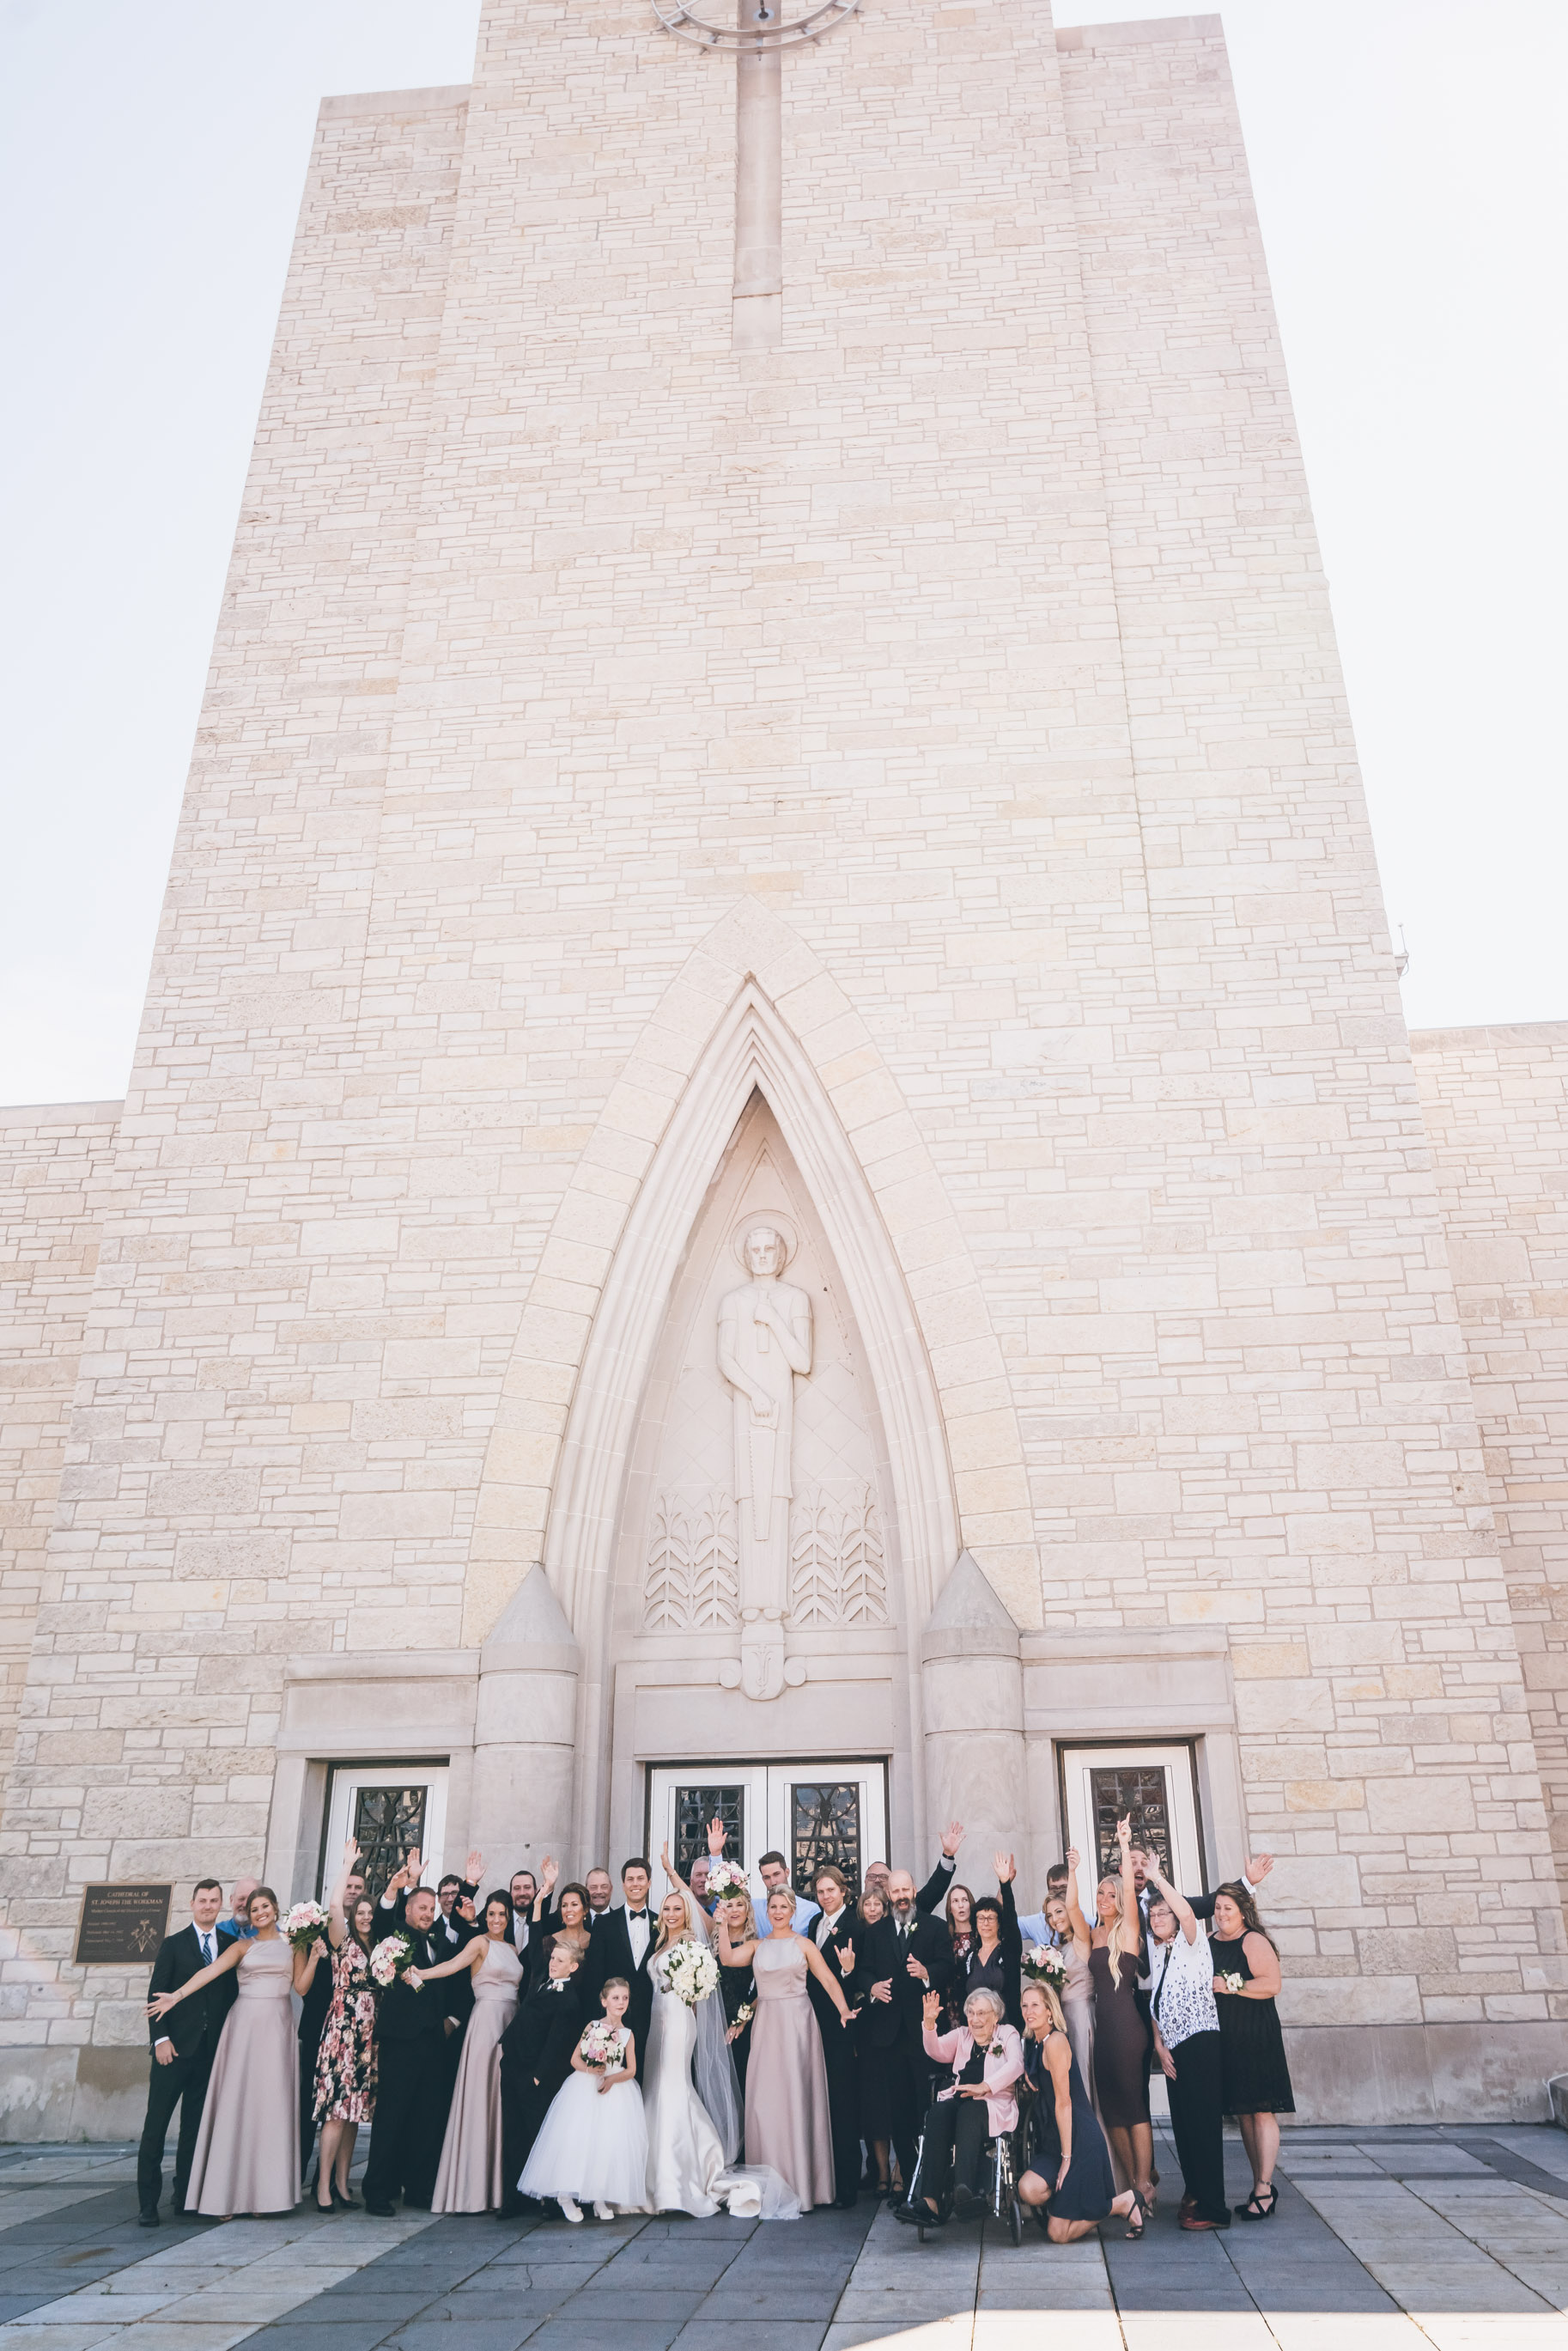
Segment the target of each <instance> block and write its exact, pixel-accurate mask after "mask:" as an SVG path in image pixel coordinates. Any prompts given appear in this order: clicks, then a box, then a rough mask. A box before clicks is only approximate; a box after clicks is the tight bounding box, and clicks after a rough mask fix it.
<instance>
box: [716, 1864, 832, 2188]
mask: <svg viewBox="0 0 1568 2351" xmlns="http://www.w3.org/2000/svg"><path fill="white" fill-rule="evenodd" d="M793 1917H794V1893H793V1892H792V1891H791V1889H790V1888H789V1887H788V1886H780V1887H779V1888H778V1890H777V1891H776V1892H775V1893H773V1894H770V1895H769V1896H768V1927H769V1930H770V1931H769V1933H768V1935H767V1936H766V1938H765V1939H763V1940H762V1941H759V1942H754V1943H752V1944H750V1945H749V1946H748V1945H747V1944H744V1943H742V1945H741V1946H740V1948H739V1949H736V1947H735V1945H734V1944H733V1943H732V1942H731V1940H730V1930H729V1928H728V1926H727V1925H726V1924H725V1923H724V1918H723V1913H722V1911H721V1913H720V1917H719V1919H718V1922H717V1924H718V1930H719V1958H720V1960H721V1962H722V1965H723V1966H725V1967H727V1968H731V1967H744V1966H745V1965H746V1963H747V1962H748V1961H750V1963H751V1969H752V1973H753V1976H754V1977H755V1978H756V1983H757V2012H756V2014H755V2016H754V2017H753V2019H752V2055H751V2062H750V2064H748V2066H747V2068H746V2161H747V2163H748V2164H768V2165H771V2166H772V2168H773V2169H774V2171H776V2172H778V2173H780V2174H781V2176H782V2177H783V2178H784V2179H786V2180H787V2181H788V2183H789V2185H790V2187H791V2188H792V2189H793V2190H794V2193H795V2195H796V2196H797V2197H798V2198H799V2199H800V2203H801V2209H802V2210H803V2211H804V2210H809V2209H810V2207H811V2206H812V2205H814V2204H831V2203H832V2202H833V2199H834V2194H835V2189H834V2180H833V2134H832V2130H831V2127H830V2125H829V2120H828V2111H827V2067H826V2064H825V2063H824V2061H823V2054H822V2035H821V2033H820V2032H819V2031H818V2029H817V2022H816V2017H815V2012H814V2011H813V2009H812V2005H811V2002H810V2001H809V2000H808V1999H807V1997H806V1991H805V1979H806V1970H807V1969H809V1970H811V1973H812V1974H813V1975H814V1976H815V1978H816V1980H817V1981H818V1982H819V1983H820V1984H821V1985H823V1987H824V1988H825V1990H826V1993H827V1996H828V1998H829V2000H830V2001H832V2002H833V2005H834V2007H835V2008H836V2010H837V2011H838V2018H839V2022H840V2024H841V2025H844V2024H846V2023H847V2022H848V2021H849V2003H848V2001H846V1999H845V1997H844V1993H843V1991H841V1989H840V1987H839V1985H838V1984H837V1982H836V1980H835V1977H834V1974H833V1972H832V1971H831V1970H829V1968H828V1966H827V1964H826V1960H825V1959H823V1956H822V1953H821V1952H820V1951H819V1950H818V1949H817V1948H816V1946H815V1943H814V1942H813V1941H812V1940H811V1938H810V1937H809V1936H806V1935H797V1934H795V1933H794V1932H793V1930H792V1928H791V1927H790V1920H791V1919H792V1918H793Z"/></svg>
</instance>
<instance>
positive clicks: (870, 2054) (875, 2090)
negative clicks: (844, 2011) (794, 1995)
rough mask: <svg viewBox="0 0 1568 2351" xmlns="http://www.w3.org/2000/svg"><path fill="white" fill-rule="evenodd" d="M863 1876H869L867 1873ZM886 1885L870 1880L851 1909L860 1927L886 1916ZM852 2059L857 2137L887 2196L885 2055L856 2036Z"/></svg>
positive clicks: (850, 1990) (856, 2000)
mask: <svg viewBox="0 0 1568 2351" xmlns="http://www.w3.org/2000/svg"><path fill="white" fill-rule="evenodd" d="M867 1876H868V1877H869V1873H867ZM886 1882H887V1881H886V1880H885V1879H880V1880H878V1879H871V1880H870V1882H869V1883H868V1884H867V1886H866V1887H865V1890H864V1891H863V1892H862V1894H861V1896H860V1899H859V1901H858V1903H857V1905H856V1910H855V1915H856V1917H857V1918H858V1920H859V1922H860V1924H861V1926H862V1927H867V1928H869V1927H877V1926H880V1924H881V1922H882V1920H883V1919H884V1918H885V1917H887V1916H888V1901H887V1896H886V1893H885V1891H884V1887H885V1886H886ZM855 1941H856V1947H857V1949H864V1948H865V1944H864V1942H863V1941H862V1938H861V1937H860V1936H859V1935H858V1934H857V1936H856V1938H855ZM845 1991H846V1993H847V1995H848V1998H849V2000H850V2002H851V2004H852V2006H854V2007H855V2008H860V2007H862V2006H864V2004H865V1998H866V1995H865V1992H864V1991H863V1990H862V1989H861V1988H860V1987H859V1986H858V1985H857V1983H856V1982H855V1981H854V1980H853V1979H852V1980H851V1981H850V1982H849V1983H848V1984H846V1986H845ZM855 2060H856V2064H857V2066H858V2067H859V2072H860V2137H861V2139H862V2141H863V2142H864V2145H865V2147H866V2152H867V2155H868V2156H869V2157H870V2159H871V2162H872V2164H874V2165H875V2166H876V2170H877V2179H876V2193H877V2195H878V2196H887V2195H888V2193H889V2192H890V2189H891V2163H890V2159H889V2152H888V2151H889V2148H890V2147H891V2144H892V2137H893V2121H892V2103H891V2093H890V2091H889V2089H888V2064H887V2052H886V2050H882V2049H873V2048H872V2047H871V2045H870V2043H868V2042H867V2040H866V2039H865V2038H864V2036H863V2035H862V2034H860V2033H857V2034H856V2036H855ZM865 2184H866V2186H867V2187H870V2186H871V2185H872V2182H871V2176H870V2171H869V2169H867V2177H866V2182H865Z"/></svg>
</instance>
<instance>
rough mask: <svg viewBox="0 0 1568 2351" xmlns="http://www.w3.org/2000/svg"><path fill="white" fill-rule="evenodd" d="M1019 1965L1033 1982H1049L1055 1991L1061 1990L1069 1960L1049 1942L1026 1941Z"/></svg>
mask: <svg viewBox="0 0 1568 2351" xmlns="http://www.w3.org/2000/svg"><path fill="white" fill-rule="evenodd" d="M1019 1965H1020V1966H1021V1967H1022V1969H1023V1972H1024V1974H1025V1975H1026V1976H1027V1977H1028V1979H1029V1980H1030V1982H1031V1983H1037V1984H1049V1985H1050V1987H1051V1990H1052V1991H1061V1989H1062V1980H1063V1978H1064V1976H1065V1975H1066V1972H1067V1962H1066V1960H1065V1959H1064V1958H1063V1956H1062V1954H1061V1952H1060V1951H1054V1950H1053V1949H1051V1946H1050V1945H1049V1943H1025V1944H1024V1946H1023V1956H1022V1958H1021V1959H1020V1960H1019Z"/></svg>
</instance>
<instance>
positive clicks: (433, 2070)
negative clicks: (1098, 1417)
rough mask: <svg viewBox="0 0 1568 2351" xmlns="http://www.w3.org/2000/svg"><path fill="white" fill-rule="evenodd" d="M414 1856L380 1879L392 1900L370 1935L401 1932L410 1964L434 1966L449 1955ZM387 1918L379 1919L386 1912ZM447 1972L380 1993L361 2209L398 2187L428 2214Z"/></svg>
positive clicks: (435, 2165)
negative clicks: (410, 1952) (373, 2096)
mask: <svg viewBox="0 0 1568 2351" xmlns="http://www.w3.org/2000/svg"><path fill="white" fill-rule="evenodd" d="M418 1869H419V1855H417V1854H411V1855H410V1857H409V1860H408V1862H407V1863H406V1864H405V1865H404V1866H403V1868H401V1869H400V1870H399V1871H398V1872H397V1874H396V1876H393V1877H392V1878H390V1879H389V1881H388V1892H389V1893H391V1894H392V1896H393V1899H392V1902H391V1904H390V1905H388V1903H387V1901H386V1896H382V1900H381V1903H380V1905H379V1906H378V1917H377V1920H376V1932H377V1938H378V1940H379V1938H381V1936H382V1935H383V1934H386V1933H391V1934H397V1933H402V1934H405V1935H406V1936H407V1937H408V1938H409V1941H410V1943H411V1944H412V1946H413V1957H412V1959H411V1962H410V1964H411V1965H412V1966H414V1967H416V1968H437V1967H440V1965H441V1961H442V1960H443V1959H446V1958H447V1957H448V1956H449V1952H448V1947H447V1945H446V1944H445V1942H444V1941H441V1942H438V1941H437V1939H436V1936H435V1933H434V1928H435V1916H436V1898H435V1896H434V1895H433V1894H432V1893H431V1889H430V1887H429V1886H421V1885H419V1884H418V1883H417V1882H416V1883H415V1886H414V1890H413V1892H412V1893H411V1894H410V1893H405V1892H404V1891H403V1887H404V1886H406V1885H407V1883H408V1881H409V1879H410V1876H415V1877H416V1879H417V1872H418ZM389 1909H390V1912H391V1923H390V1925H388V1924H387V1923H386V1922H387V1917H388V1910H389ZM451 1980H452V1979H451V1977H450V1976H443V1977H442V1978H441V1980H440V1981H439V1982H437V1983H432V1984H421V1987H420V1988H419V1990H418V1991H414V1990H412V1989H411V1988H410V1986H409V1985H408V1984H406V1983H404V1982H403V1981H402V1980H401V1979H399V1980H398V1981H397V1982H396V1983H394V1984H389V1986H388V1987H387V1990H386V1991H384V1992H383V1993H382V1994H381V1997H380V2001H379V2005H378V2008H377V2011H376V2056H377V2076H376V2111H375V2117H374V2120H373V2122H372V2124H371V2126H370V2159H369V2163H367V2165H366V2166H365V2210H366V2211H367V2212H375V2213H377V2214H379V2216H380V2218H382V2219H383V2220H385V2219H386V2218H387V2216H388V2215H389V2213H390V2211H391V2209H392V2199H393V2197H394V2196H396V2195H397V2194H398V2193H399V2191H400V2190H401V2192H402V2199H403V2202H404V2204H405V2205H413V2206H417V2207H418V2208H419V2210H421V2211H423V2212H428V2211H429V2210H430V2207H431V2197H432V2196H433V2195H434V2194H435V2183H436V2173H437V2171H438V2170H439V2169H440V2168H441V2139H442V2137H443V2136H444V2135H445V2131H446V2110H447V2106H448V2105H449V2104H450V2102H451V2098H452V2083H451V2081H450V2079H449V2077H448V2074H447V2067H446V2015H447V2003H446V1998H445V1994H446V1988H447V1985H448V1984H449V1983H450V1982H451Z"/></svg>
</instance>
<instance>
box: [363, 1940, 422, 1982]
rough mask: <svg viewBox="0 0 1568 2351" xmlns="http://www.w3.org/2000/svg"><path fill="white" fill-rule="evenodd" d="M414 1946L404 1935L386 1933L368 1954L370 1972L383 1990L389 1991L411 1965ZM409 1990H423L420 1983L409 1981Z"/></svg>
mask: <svg viewBox="0 0 1568 2351" xmlns="http://www.w3.org/2000/svg"><path fill="white" fill-rule="evenodd" d="M413 1959H414V1947H413V1945H412V1943H411V1942H410V1940H409V1938H408V1937H407V1936H406V1935H386V1936H383V1938H381V1940H380V1941H379V1943H378V1944H377V1946H376V1948H375V1949H374V1950H373V1951H372V1952H371V1954H370V1974H371V1977H372V1980H374V1981H375V1982H377V1983H379V1985H380V1987H381V1990H382V1991H390V1989H391V1987H392V1985H393V1984H395V1983H396V1982H397V1981H398V1980H399V1978H400V1976H404V1975H406V1974H407V1973H408V1971H409V1970H410V1967H411V1966H412V1965H413ZM409 1990H410V1991H423V1990H424V1986H423V1984H421V1983H411V1984H410V1986H409Z"/></svg>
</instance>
